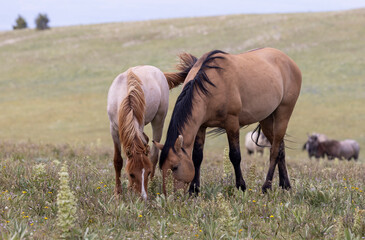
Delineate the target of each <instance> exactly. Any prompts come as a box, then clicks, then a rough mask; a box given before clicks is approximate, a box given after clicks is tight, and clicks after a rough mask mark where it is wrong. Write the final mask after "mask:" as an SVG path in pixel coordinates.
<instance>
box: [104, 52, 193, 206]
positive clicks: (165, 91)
mask: <svg viewBox="0 0 365 240" xmlns="http://www.w3.org/2000/svg"><path fill="white" fill-rule="evenodd" d="M180 59H181V62H180V64H179V65H178V66H177V68H178V69H179V70H181V71H180V72H178V73H163V72H161V71H160V70H159V69H158V68H156V67H153V66H137V67H133V68H130V69H128V70H127V71H126V72H124V73H122V74H120V75H119V76H117V77H116V78H115V80H114V81H113V83H112V85H111V86H110V89H109V93H108V105H107V111H108V116H109V120H110V132H111V135H112V138H113V142H114V168H115V183H116V185H115V190H114V192H115V194H121V192H122V186H121V181H120V176H121V170H122V167H123V159H122V156H121V145H122V146H123V151H124V152H125V154H126V156H127V163H126V172H127V174H128V178H129V187H133V189H134V190H135V191H137V192H138V193H141V195H142V197H143V198H144V199H146V198H147V184H148V177H149V175H150V174H151V177H153V176H154V172H155V166H156V164H157V161H158V149H157V148H156V146H154V145H153V146H152V150H151V152H150V148H149V146H148V137H147V135H146V134H144V132H143V128H144V126H145V125H146V124H148V123H151V125H152V130H153V140H156V141H160V140H161V136H162V130H163V124H164V121H165V117H166V113H167V110H168V105H169V88H170V89H171V88H173V87H176V86H178V85H179V84H181V83H182V82H183V81H184V79H185V77H186V75H187V73H188V72H189V70H190V69H191V67H192V66H193V64H194V63H195V61H196V58H195V57H194V56H192V55H190V54H182V55H180ZM189 64H191V65H189Z"/></svg>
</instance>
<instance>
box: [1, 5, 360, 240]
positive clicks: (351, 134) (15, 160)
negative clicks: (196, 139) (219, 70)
mask: <svg viewBox="0 0 365 240" xmlns="http://www.w3.org/2000/svg"><path fill="white" fill-rule="evenodd" d="M364 23H365V9H358V10H353V11H344V12H329V13H303V14H267V15H232V16H220V17H208V18H189V19H170V20H157V21H144V22H134V23H110V24H99V25H88V26H73V27H62V28H52V29H50V30H47V31H40V32H38V31H35V30H32V29H30V30H21V31H11V32H0V113H1V114H0V238H4V239H21V238H30V239H49V238H57V237H58V236H59V228H58V227H57V221H58V220H57V204H56V198H57V197H56V195H57V192H58V191H59V180H58V174H57V173H58V172H59V171H60V168H61V166H60V165H59V164H58V161H60V162H65V161H67V164H68V167H69V173H70V178H71V181H70V184H71V189H72V191H73V192H74V193H75V196H76V199H77V220H76V225H75V228H73V230H72V232H71V233H72V236H71V237H72V238H85V239H107V238H111V239H128V238H129V239H136V238H145V239H161V238H173V239H187V238H190V239H219V238H222V239H246V238H247V239H251V238H254V239H334V238H338V239H344V238H346V239H356V238H357V239H361V238H363V237H365V235H364V234H365V229H363V227H364V226H365V225H364V224H365V223H364V221H365V220H364V218H365V216H364V215H362V214H364V213H363V212H362V211H363V209H364V208H365V206H364V202H365V201H364V191H365V189H364V183H365V175H364V167H365V160H364V159H365V158H364V154H363V153H362V152H360V159H359V161H358V162H344V161H338V160H336V161H331V162H329V161H327V160H321V161H319V162H317V161H315V160H314V161H311V160H309V159H307V158H308V157H307V154H306V153H305V152H302V151H301V146H302V144H303V143H304V141H305V140H306V134H307V133H311V132H313V131H315V132H321V133H325V134H327V136H329V137H330V138H334V139H345V138H352V139H355V140H357V141H358V142H359V143H360V147H361V148H362V149H363V148H364V146H365V127H364V122H365V108H364V103H365V80H364V79H365V67H364V66H365V65H364V63H365V45H364V39H365V29H364V27H363V26H364ZM266 46H269V47H275V48H278V49H281V50H282V51H284V52H285V53H287V54H288V55H289V56H290V57H292V58H293V59H294V60H295V62H296V63H297V64H298V65H299V67H300V69H301V70H302V74H303V85H302V91H301V95H300V97H299V100H298V102H297V106H296V108H295V111H294V113H293V116H292V119H291V121H290V124H289V128H288V136H287V137H286V138H287V140H288V142H287V146H288V147H290V149H287V161H288V171H289V175H290V178H291V181H292V186H293V189H292V190H291V191H282V190H280V189H279V188H278V187H277V185H278V179H277V175H275V176H274V179H275V182H274V184H273V186H274V188H273V191H272V192H270V193H269V194H266V195H263V194H261V192H260V189H261V185H262V184H263V181H264V178H265V174H266V171H267V170H268V161H267V159H268V155H267V153H266V155H265V156H264V157H258V156H255V157H249V156H247V155H246V153H245V150H244V144H243V143H242V144H241V146H242V147H241V149H242V152H243V160H242V168H243V175H244V178H245V180H246V181H247V184H248V188H249V189H250V190H248V191H247V192H246V193H245V194H243V193H241V192H236V191H235V190H234V189H233V188H232V186H233V185H234V183H233V178H231V177H229V176H228V177H227V176H224V172H223V159H224V156H223V149H224V147H225V146H226V145H227V141H226V137H225V136H220V137H217V138H208V139H207V141H206V148H205V149H206V151H205V160H204V162H203V166H202V171H203V172H202V189H201V190H202V192H201V195H200V196H198V197H196V198H188V196H183V195H181V194H179V193H176V194H174V195H173V194H171V195H170V196H168V197H164V196H161V195H157V193H160V190H158V187H155V188H154V189H150V192H151V196H152V197H151V199H150V200H149V201H147V202H143V201H141V200H136V199H134V196H133V194H131V193H129V194H124V195H123V197H122V199H121V201H117V200H116V199H114V198H113V187H114V180H113V179H114V170H113V165H112V160H111V159H112V157H111V156H112V143H111V137H110V134H109V122H108V118H107V114H106V96H107V91H108V88H109V86H110V84H111V82H112V80H113V79H114V77H115V76H117V75H118V74H119V73H120V72H123V71H125V70H126V69H128V68H129V67H131V66H135V65H143V64H149V65H154V66H157V67H159V68H160V69H162V70H163V71H173V70H174V65H175V64H176V63H177V61H178V60H177V55H178V54H179V53H180V52H183V51H186V52H190V53H192V54H194V55H196V56H198V57H200V56H201V55H202V54H203V53H205V52H208V51H210V50H213V49H220V50H224V51H227V52H230V53H241V52H244V51H247V50H250V49H253V48H259V47H266ZM180 91H181V88H177V89H175V90H173V91H171V97H170V110H172V108H173V106H174V103H175V100H176V98H177V96H178V94H179V92H180ZM168 114H169V115H168V118H167V120H166V125H167V124H168V122H169V116H170V114H171V111H170V112H169V113H168ZM253 128H254V126H249V127H248V128H245V129H242V131H241V137H242V138H241V140H242V141H243V139H244V138H243V137H244V135H245V133H246V132H247V131H249V130H251V129H253ZM166 129H167V127H165V130H166ZM147 133H148V134H149V135H150V128H148V129H147ZM55 160H58V161H55ZM228 175H230V174H228ZM125 179H126V178H125V176H123V189H125V193H126V184H127V182H126V180H125ZM158 181H160V179H158V180H157V182H158ZM157 185H158V184H157ZM361 218H362V220H361ZM359 219H360V220H359ZM13 236H14V238H12V237H13Z"/></svg>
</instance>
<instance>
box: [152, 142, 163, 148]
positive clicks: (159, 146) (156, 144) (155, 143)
mask: <svg viewBox="0 0 365 240" xmlns="http://www.w3.org/2000/svg"><path fill="white" fill-rule="evenodd" d="M152 143H153V144H154V145H155V146H156V147H157V148H158V149H160V150H162V149H163V145H162V144H161V143H159V142H156V141H155V140H152Z"/></svg>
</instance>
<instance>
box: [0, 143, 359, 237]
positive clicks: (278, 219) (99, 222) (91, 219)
mask: <svg viewBox="0 0 365 240" xmlns="http://www.w3.org/2000/svg"><path fill="white" fill-rule="evenodd" d="M0 150H1V153H0V160H1V161H0V230H1V231H0V238H2V239H11V237H14V238H12V239H55V238H58V237H59V236H60V229H59V228H58V227H57V222H58V220H57V204H56V199H57V197H56V196H57V194H58V192H59V185H60V183H59V177H58V174H57V173H58V172H59V171H60V168H61V166H60V164H58V163H57V161H55V160H59V161H61V162H64V161H67V166H68V169H69V173H70V186H71V190H72V191H73V193H74V195H75V197H76V202H77V214H76V215H77V218H76V222H75V225H74V228H73V229H72V231H71V239H77V238H87V239H109V238H110V239H163V238H166V239H335V238H337V239H361V237H363V236H364V235H362V234H365V229H362V228H361V227H363V228H365V215H362V217H363V218H360V217H358V216H359V215H358V209H360V210H361V209H364V208H365V188H364V185H365V177H364V173H363V169H364V167H365V165H364V163H356V162H353V161H352V162H347V161H342V162H340V161H338V160H335V161H331V162H330V161H327V160H321V161H319V162H317V161H315V160H312V161H311V160H306V159H304V160H302V161H297V160H290V159H289V160H288V170H289V174H290V179H291V183H292V189H291V190H290V191H285V190H281V189H280V188H279V187H278V179H277V175H276V176H275V178H274V183H273V190H272V191H269V192H268V193H267V194H262V193H261V186H262V184H263V182H264V177H265V175H266V171H267V169H268V161H267V160H266V157H267V156H265V158H262V157H258V156H256V157H255V156H254V157H248V156H246V154H244V157H245V161H244V162H243V164H242V166H243V169H244V174H243V175H244V179H245V180H246V183H247V186H248V190H247V191H246V192H245V193H243V192H241V191H238V190H236V189H235V188H234V187H233V186H234V180H233V179H234V177H232V172H233V171H232V170H233V168H232V167H230V172H229V171H228V172H224V171H223V158H224V157H223V152H222V153H221V154H218V155H213V154H211V153H208V154H207V156H206V158H207V159H206V160H207V161H209V162H210V164H209V165H206V166H204V167H203V169H202V177H201V180H202V183H201V184H202V186H201V193H200V195H199V196H198V197H194V198H191V197H189V196H188V195H182V194H181V193H175V194H170V195H168V196H167V197H165V196H163V195H161V194H160V193H161V176H160V174H159V173H158V179H157V181H156V184H155V186H154V187H153V188H152V189H150V190H149V193H150V199H149V200H148V201H146V202H144V201H143V200H141V198H138V197H136V196H135V195H134V194H132V193H130V192H127V181H126V176H125V174H124V173H123V176H122V185H123V191H124V193H123V195H122V197H121V199H119V200H118V199H115V198H114V197H113V188H114V170H113V168H112V164H111V161H110V158H111V156H112V155H111V154H109V153H108V150H106V149H104V148H102V147H97V146H85V147H82V148H79V147H75V146H70V145H58V146H57V145H51V144H48V145H36V144H32V143H22V144H20V143H18V144H11V143H2V144H0ZM40 164H42V165H43V168H44V171H40V170H39V165H40ZM37 166H38V170H37V169H36V168H37ZM224 173H226V176H225V175H224ZM227 173H228V174H227ZM360 216H361V215H360ZM355 222H360V224H355ZM359 226H360V227H359ZM361 229H362V230H361Z"/></svg>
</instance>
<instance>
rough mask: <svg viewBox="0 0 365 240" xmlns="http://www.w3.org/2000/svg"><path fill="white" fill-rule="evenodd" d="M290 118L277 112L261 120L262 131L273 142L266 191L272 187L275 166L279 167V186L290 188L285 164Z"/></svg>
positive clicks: (264, 190)
mask: <svg viewBox="0 0 365 240" xmlns="http://www.w3.org/2000/svg"><path fill="white" fill-rule="evenodd" d="M287 124H288V120H286V119H282V118H280V116H279V117H278V115H277V114H275V115H271V116H269V117H268V118H266V119H264V120H263V121H261V122H260V125H261V127H262V131H263V132H264V134H265V136H266V137H267V138H268V139H269V141H270V143H271V149H270V167H269V171H268V173H267V176H266V181H265V183H264V185H263V186H262V191H263V192H264V193H265V192H266V191H267V189H271V184H272V179H273V177H274V172H275V167H276V164H278V168H279V186H281V187H282V188H284V189H289V188H290V187H291V186H290V181H289V177H288V172H287V169H286V164H285V145H284V141H283V139H284V135H285V132H286V128H287Z"/></svg>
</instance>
